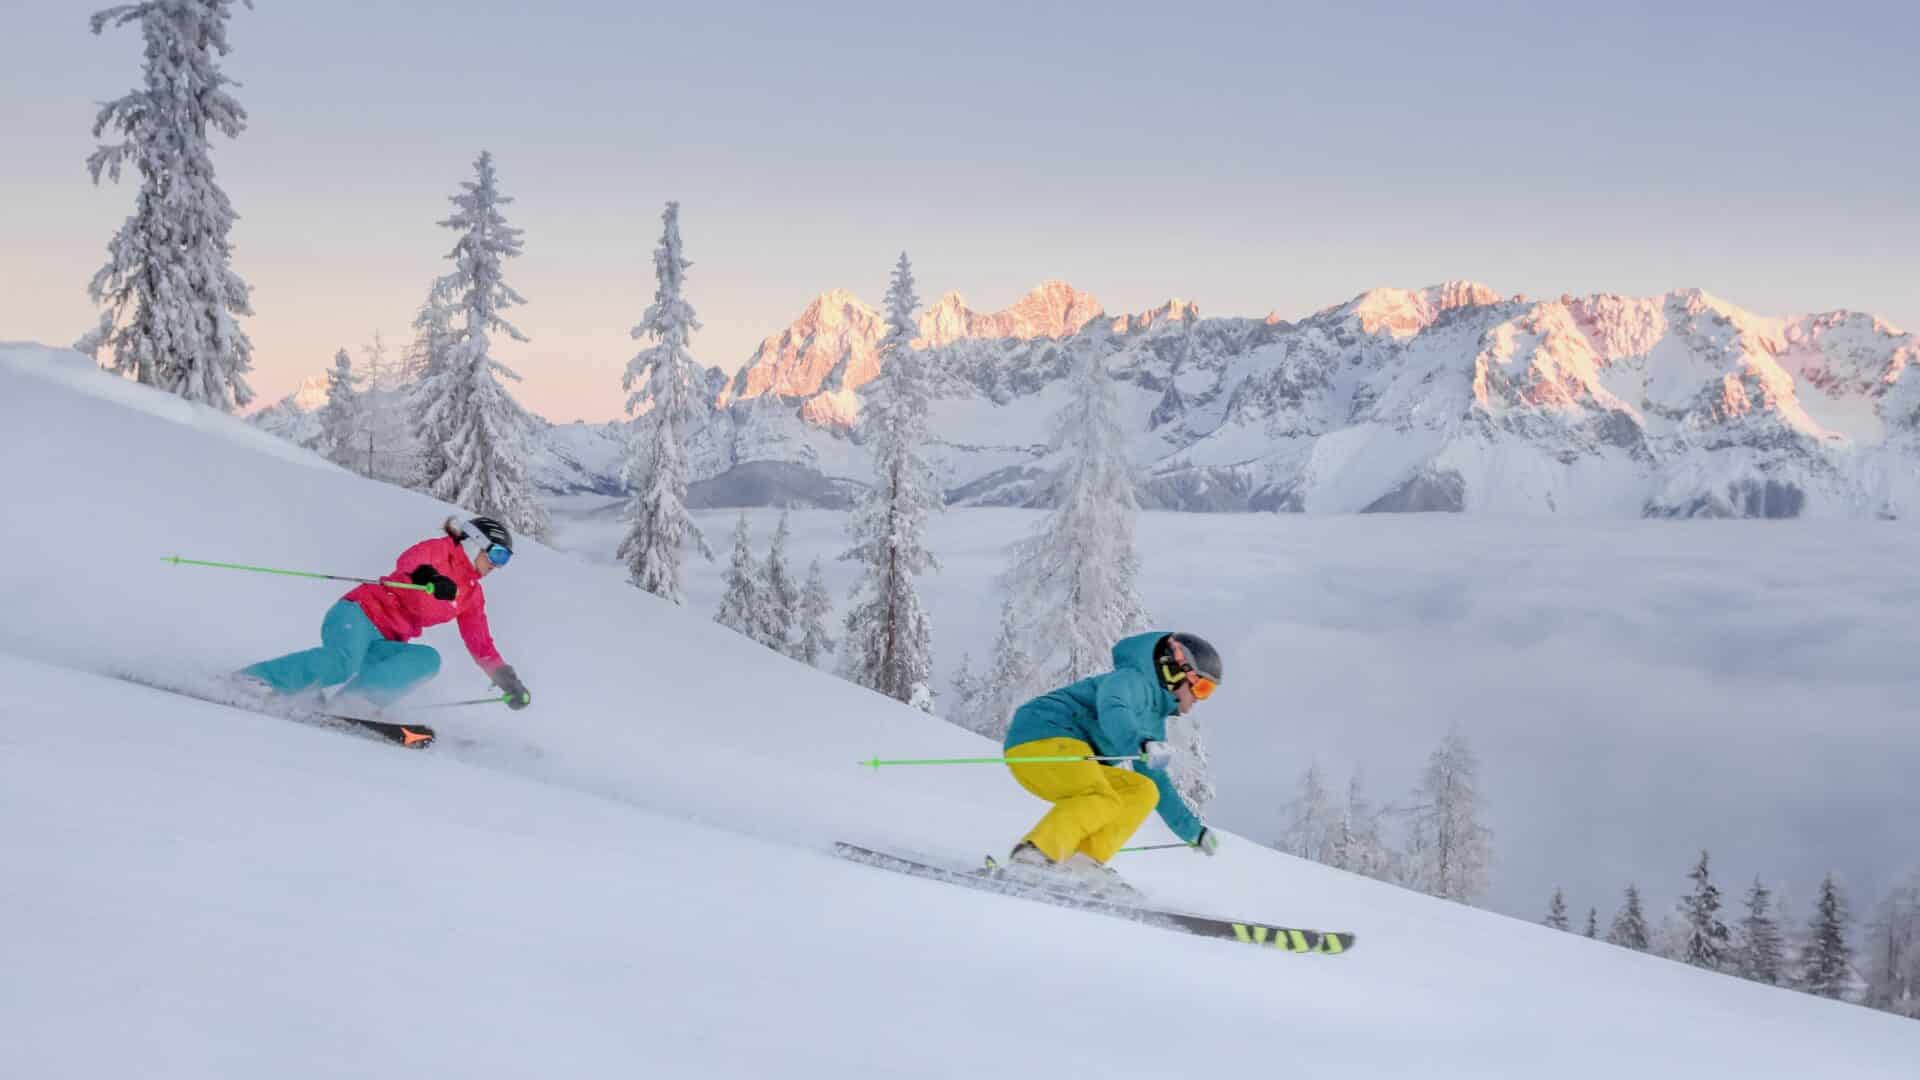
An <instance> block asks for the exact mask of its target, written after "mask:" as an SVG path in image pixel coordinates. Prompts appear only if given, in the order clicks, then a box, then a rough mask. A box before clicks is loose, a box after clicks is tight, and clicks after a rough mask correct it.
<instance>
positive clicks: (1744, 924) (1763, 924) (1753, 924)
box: [1733, 876, 1786, 986]
mask: <svg viewBox="0 0 1920 1080" xmlns="http://www.w3.org/2000/svg"><path fill="white" fill-rule="evenodd" d="M1785 955H1786V951H1785V948H1784V945H1783V943H1782V940H1781V936H1780V924H1779V922H1778V921H1777V920H1776V919H1775V918H1774V915H1773V892H1772V891H1771V890H1770V889H1768V888H1767V887H1766V886H1765V885H1762V884H1760V878H1759V877H1758V876H1755V877H1754V879H1753V885H1752V887H1751V888H1749V889H1748V890H1747V914H1746V917H1745V918H1743V919H1741V920H1740V933H1739V936H1738V938H1737V939H1736V940H1735V941H1734V946H1733V971H1734V973H1735V974H1737V975H1739V976H1740V977H1741V978H1744V979H1752V980H1753V981H1754V982H1761V983H1766V984H1767V985H1769V986H1777V985H1779V983H1780V976H1781V974H1782V971H1783V965H1784V963H1785Z"/></svg>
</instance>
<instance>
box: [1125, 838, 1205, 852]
mask: <svg viewBox="0 0 1920 1080" xmlns="http://www.w3.org/2000/svg"><path fill="white" fill-rule="evenodd" d="M1192 846H1193V845H1192V844H1189V843H1186V842H1185V841H1182V842H1181V843H1178V844H1142V845H1140V846H1139V847H1123V848H1121V849H1120V851H1121V852H1125V851H1165V850H1167V849H1168V848H1190V847H1192ZM1119 853H1120V852H1115V854H1119Z"/></svg>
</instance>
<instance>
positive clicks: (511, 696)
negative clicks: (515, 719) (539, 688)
mask: <svg viewBox="0 0 1920 1080" xmlns="http://www.w3.org/2000/svg"><path fill="white" fill-rule="evenodd" d="M487 677H488V678H490V679H492V680H493V685H495V686H497V687H499V688H500V689H501V690H503V691H505V692H506V695H507V708H509V709H515V710H518V709H524V708H526V707H527V706H529V705H531V704H533V694H532V693H531V692H530V691H528V690H527V684H526V683H523V682H521V681H520V676H519V675H517V674H515V673H514V670H513V665H512V664H501V665H500V666H499V667H497V668H494V669H493V674H492V675H489V676H487Z"/></svg>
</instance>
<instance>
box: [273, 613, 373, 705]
mask: <svg viewBox="0 0 1920 1080" xmlns="http://www.w3.org/2000/svg"><path fill="white" fill-rule="evenodd" d="M381 640H382V639H381V637H380V631H379V630H376V629H374V625H373V622H372V620H370V619H368V618H367V613H366V612H364V611H362V610H360V605H359V604H355V603H352V602H350V601H347V600H342V601H340V602H339V603H336V604H334V605H333V606H332V607H330V608H328V609H327V614H326V617H325V618H323V619H321V620H320V647H319V648H317V649H303V650H301V651H300V652H296V653H288V654H287V655H285V656H281V657H277V658H275V659H272V660H262V661H261V662H259V663H257V664H253V665H251V666H249V667H244V668H241V669H240V673H241V674H243V675H251V676H252V677H254V678H256V679H259V680H260V681H261V682H264V683H266V684H267V685H268V686H270V687H272V688H273V690H274V692H275V693H279V694H297V693H299V692H300V691H302V690H305V689H307V688H309V687H314V686H332V685H334V684H336V683H343V682H346V681H347V680H348V679H351V678H353V675H354V673H355V672H357V671H359V670H360V664H361V661H362V660H363V659H364V658H365V656H366V654H367V649H368V648H369V647H370V646H372V645H373V644H374V643H376V642H378V641H381Z"/></svg>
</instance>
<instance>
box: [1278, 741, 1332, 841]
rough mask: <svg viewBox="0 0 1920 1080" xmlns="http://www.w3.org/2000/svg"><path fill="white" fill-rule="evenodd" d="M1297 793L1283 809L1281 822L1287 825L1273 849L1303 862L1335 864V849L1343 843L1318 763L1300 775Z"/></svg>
mask: <svg viewBox="0 0 1920 1080" xmlns="http://www.w3.org/2000/svg"><path fill="white" fill-rule="evenodd" d="M1297 791H1298V793H1297V794H1296V795H1294V797H1293V798H1291V799H1288V800H1287V802H1286V804H1285V806H1284V807H1282V810H1281V820H1282V821H1284V822H1285V824H1284V825H1282V826H1281V829H1280V838H1279V839H1278V840H1277V841H1275V843H1274V845H1273V846H1274V847H1275V848H1276V849H1277V850H1280V851H1284V852H1286V853H1287V854H1289V855H1297V856H1299V857H1300V858H1302V859H1312V860H1313V861H1314V862H1333V861H1334V852H1333V847H1334V844H1335V842H1336V840H1337V839H1340V837H1339V836H1338V834H1339V832H1340V821H1339V818H1337V817H1336V816H1335V814H1334V811H1333V799H1332V797H1331V796H1330V795H1329V794H1328V792H1327V785H1326V779H1325V775H1324V774H1323V773H1321V771H1320V765H1319V763H1317V762H1315V763H1310V764H1308V765H1307V767H1306V770H1305V771H1303V772H1302V773H1301V774H1300V783H1299V785H1298V788H1297ZM1342 854H1343V855H1344V852H1343V853H1342Z"/></svg>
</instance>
